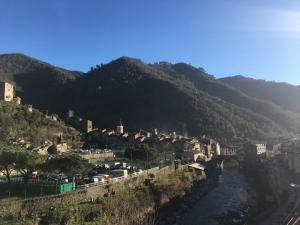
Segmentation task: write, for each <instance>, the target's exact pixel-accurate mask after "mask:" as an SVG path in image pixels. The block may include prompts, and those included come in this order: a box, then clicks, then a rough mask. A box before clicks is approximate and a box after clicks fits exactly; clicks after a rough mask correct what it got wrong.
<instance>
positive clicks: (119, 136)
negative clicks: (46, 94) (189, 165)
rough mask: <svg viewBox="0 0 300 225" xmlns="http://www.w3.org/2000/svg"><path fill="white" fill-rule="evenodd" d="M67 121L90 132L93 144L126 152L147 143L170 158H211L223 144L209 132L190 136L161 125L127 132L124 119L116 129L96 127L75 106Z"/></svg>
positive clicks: (90, 145) (90, 143)
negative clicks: (203, 134)
mask: <svg viewBox="0 0 300 225" xmlns="http://www.w3.org/2000/svg"><path fill="white" fill-rule="evenodd" d="M67 121H68V122H69V123H70V124H72V125H73V126H75V127H76V128H79V129H80V130H81V131H83V132H85V133H87V136H88V138H87V139H88V142H89V147H90V148H105V149H107V148H109V149H113V150H114V151H115V152H125V150H126V149H127V148H128V147H130V146H133V145H136V144H142V143H144V144H148V145H149V146H151V147H154V148H156V149H158V150H160V152H163V153H164V157H165V158H166V159H175V158H180V159H182V160H184V161H197V160H205V161H208V160H210V159H211V158H212V156H213V155H220V154H221V148H220V144H219V143H218V142H217V141H215V140H213V139H210V138H207V137H205V136H203V137H200V138H195V137H187V136H184V135H181V134H177V133H176V132H171V133H166V132H161V131H159V130H158V129H157V128H154V129H152V130H151V131H146V130H139V131H137V132H125V131H124V126H123V124H122V122H121V120H120V122H119V123H118V124H117V125H116V129H98V128H93V126H92V121H91V120H84V119H81V118H80V117H77V116H75V114H74V111H72V110H69V111H68V113H67Z"/></svg>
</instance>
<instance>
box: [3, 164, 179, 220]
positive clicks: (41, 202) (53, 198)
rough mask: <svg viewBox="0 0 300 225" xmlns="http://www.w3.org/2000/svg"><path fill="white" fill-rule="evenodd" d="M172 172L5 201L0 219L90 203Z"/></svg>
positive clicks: (159, 171) (163, 170)
mask: <svg viewBox="0 0 300 225" xmlns="http://www.w3.org/2000/svg"><path fill="white" fill-rule="evenodd" d="M183 168H184V167H181V168H179V169H183ZM172 172H174V171H173V169H172V167H164V168H161V169H159V168H153V169H150V170H148V171H147V172H144V173H142V174H139V175H138V176H134V177H129V178H128V179H120V180H119V181H117V182H114V183H111V184H108V185H95V186H91V187H88V188H85V189H77V190H75V191H72V192H68V193H64V194H58V195H49V196H42V197H34V198H29V199H25V200H10V199H7V200H6V201H2V202H0V217H1V216H8V215H14V216H16V215H28V214H31V213H34V212H38V211H41V210H43V209H48V208H50V207H61V206H68V205H72V204H78V203H80V202H87V201H92V200H94V199H96V198H98V197H103V196H104V195H105V194H107V193H108V192H109V191H111V190H114V191H115V192H118V191H120V190H122V189H124V188H126V189H128V188H134V187H136V186H138V185H141V184H143V183H144V181H145V179H146V178H147V177H148V176H149V174H153V175H154V177H155V178H157V179H159V177H160V176H166V175H167V174H171V173H172Z"/></svg>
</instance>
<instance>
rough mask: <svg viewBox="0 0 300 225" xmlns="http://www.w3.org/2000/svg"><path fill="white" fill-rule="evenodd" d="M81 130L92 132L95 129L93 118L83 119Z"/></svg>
mask: <svg viewBox="0 0 300 225" xmlns="http://www.w3.org/2000/svg"><path fill="white" fill-rule="evenodd" d="M81 130H82V131H83V132H85V133H89V132H91V131H92V130H93V122H92V121H91V120H82V121H81Z"/></svg>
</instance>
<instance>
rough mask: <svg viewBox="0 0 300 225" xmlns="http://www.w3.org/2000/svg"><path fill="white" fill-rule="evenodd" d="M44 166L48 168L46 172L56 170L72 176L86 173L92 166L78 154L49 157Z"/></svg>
mask: <svg viewBox="0 0 300 225" xmlns="http://www.w3.org/2000/svg"><path fill="white" fill-rule="evenodd" d="M44 168H45V169H48V172H58V173H64V174H66V175H70V176H73V175H75V174H85V173H87V172H88V171H89V170H90V169H91V168H92V165H91V164H90V163H89V162H88V161H87V160H85V159H83V158H82V157H80V156H79V155H69V156H59V157H55V158H52V159H49V160H48V161H47V163H46V165H45V166H44Z"/></svg>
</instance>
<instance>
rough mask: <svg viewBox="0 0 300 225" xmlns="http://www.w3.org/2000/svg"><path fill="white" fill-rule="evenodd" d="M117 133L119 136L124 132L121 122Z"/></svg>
mask: <svg viewBox="0 0 300 225" xmlns="http://www.w3.org/2000/svg"><path fill="white" fill-rule="evenodd" d="M117 133H118V134H123V133H124V130H123V125H122V121H121V120H120V123H119V125H117Z"/></svg>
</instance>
